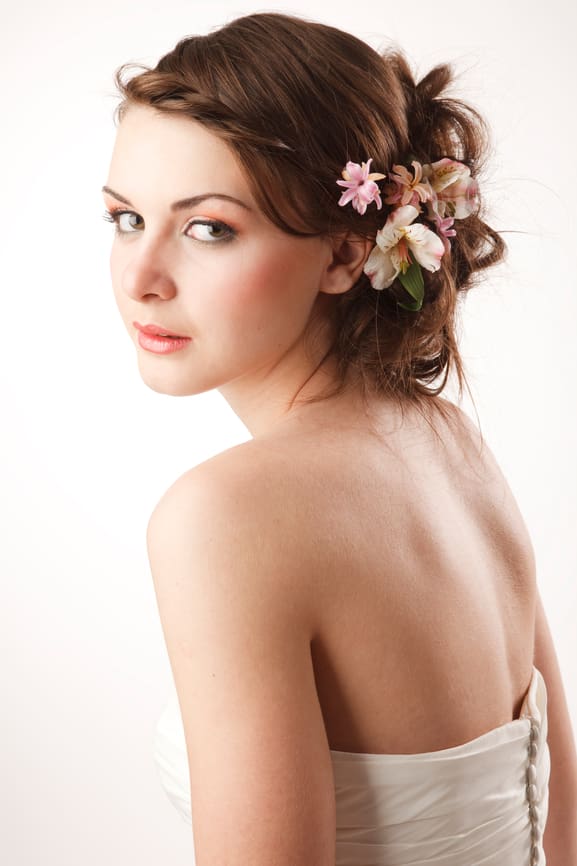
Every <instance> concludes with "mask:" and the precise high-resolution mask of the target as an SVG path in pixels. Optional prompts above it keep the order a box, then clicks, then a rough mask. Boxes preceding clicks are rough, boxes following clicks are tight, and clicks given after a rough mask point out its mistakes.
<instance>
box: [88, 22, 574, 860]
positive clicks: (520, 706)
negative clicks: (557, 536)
mask: <svg viewBox="0 0 577 866" xmlns="http://www.w3.org/2000/svg"><path fill="white" fill-rule="evenodd" d="M123 68H124V67H121V69H120V70H118V71H117V74H116V84H117V86H118V87H119V90H120V92H121V94H122V97H123V102H122V104H121V105H120V106H119V112H120V124H119V128H118V132H117V139H116V143H115V147H114V152H113V155H112V161H111V166H110V171H109V178H108V180H107V184H106V186H105V187H104V192H105V201H106V205H107V208H108V212H107V218H109V219H112V220H113V221H114V222H115V223H116V234H115V239H114V244H113V248H112V255H111V273H112V282H113V286H114V291H115V295H116V298H117V302H118V306H119V309H120V312H121V314H122V317H123V320H124V323H125V325H126V328H127V330H128V332H129V334H130V336H131V339H133V340H134V342H135V344H136V346H137V357H138V364H139V368H140V372H141V375H142V377H143V379H144V381H145V382H146V384H147V385H149V386H150V387H151V388H152V389H153V390H155V391H159V392H161V393H165V394H173V395H179V396H182V395H190V394H198V393H202V392H204V391H207V390H209V389H213V388H217V389H218V390H219V391H220V393H221V394H222V395H223V396H224V397H225V398H226V400H227V401H228V403H229V404H230V405H231V407H232V408H233V410H234V411H235V412H236V413H237V414H238V416H239V417H240V418H241V419H242V421H243V422H244V423H245V425H246V426H247V428H248V429H249V431H250V433H251V434H252V437H253V438H252V439H251V440H250V441H249V442H246V443H243V444H241V445H239V446H237V447H234V448H231V449H229V450H227V451H226V452H224V453H221V454H219V455H217V456H216V457H213V458H212V459H210V460H208V461H206V462H205V463H203V464H202V465H200V466H196V467H194V468H193V469H191V470H189V471H187V472H185V473H184V474H183V475H182V476H181V477H179V478H178V479H177V480H176V481H175V482H174V484H173V485H172V486H171V487H170V488H169V489H168V490H167V491H166V493H165V494H164V495H163V496H162V498H161V500H160V501H159V503H158V505H157V506H156V507H155V509H154V512H153V514H152V516H151V519H150V522H149V525H148V530H147V543H148V551H149V559H150V565H151V571H152V575H153V579H154V585H155V590H156V594H157V599H158V605H159V612H160V617H161V621H162V626H163V630H164V636H165V640H166V644H167V649H168V653H169V657H170V662H171V666H172V671H173V675H174V681H175V686H176V697H177V700H178V702H177V703H176V701H175V703H173V704H172V706H170V707H169V708H168V709H167V711H166V713H165V715H164V716H163V719H162V720H161V725H160V726H159V733H158V739H157V743H156V749H157V759H158V762H159V767H160V770H161V776H162V780H163V782H164V784H165V786H166V789H167V791H168V793H169V795H170V797H171V798H172V799H173V801H174V802H175V804H176V805H177V806H178V808H179V809H180V810H181V812H182V814H183V815H184V817H185V818H186V819H187V820H189V821H192V828H193V834H194V848H195V855H196V863H197V866H220V864H222V866H224V864H227V866H233V864H234V866H235V864H247V863H250V864H251V866H265V864H266V866H270V864H272V863H274V864H275V866H289V864H290V866H293V864H311V866H312V864H314V866H329V864H330V866H332V864H335V863H337V864H340V866H345V864H346V866H369V864H409V863H411V864H413V866H415V864H417V863H419V864H420V863H425V862H426V863H427V866H449V864H450V866H457V864H459V866H461V864H462V866H473V864H475V863H481V862H482V863H483V864H484V866H490V864H499V866H513V864H514V866H520V864H526V863H527V864H528V863H531V864H537V863H539V864H541V863H545V852H546V854H547V862H548V863H549V866H558V864H561V863H563V864H567V863H569V862H572V863H577V820H576V818H575V802H576V791H577V769H576V768H577V759H576V754H575V744H574V740H573V734H572V731H571V725H570V720H569V715H568V711H567V705H566V700H565V696H564V691H563V684H562V681H561V676H560V672H559V667H558V663H557V660H556V656H555V651H554V647H553V643H552V639H551V635H550V633H549V630H548V626H547V622H546V618H545V614H544V611H543V606H542V604H541V601H540V598H539V593H538V587H537V576H536V568H535V559H534V554H533V549H532V545H531V540H530V538H529V537H528V533H527V529H526V526H525V524H524V521H523V518H522V516H521V514H520V512H519V509H518V507H517V504H516V502H515V499H514V497H513V495H512V493H511V490H510V489H509V487H508V485H507V482H506V480H505V479H504V477H503V475H502V473H501V471H500V469H499V467H498V465H497V464H496V462H495V459H494V457H493V456H492V454H491V452H490V450H489V448H488V447H487V445H486V443H484V441H483V440H482V437H480V435H479V433H478V430H477V428H476V427H475V426H474V424H473V423H472V422H471V421H470V420H469V419H468V417H467V415H466V414H465V413H464V412H463V411H462V410H461V409H460V408H458V407H457V406H456V405H455V404H453V403H451V402H450V401H448V400H446V399H445V398H443V397H441V396H440V394H441V392H442V390H443V388H444V386H445V384H446V381H447V376H448V373H449V372H450V370H454V371H455V373H456V375H457V380H458V383H459V396H461V394H462V387H463V382H464V381H465V377H464V372H463V368H462V364H461V360H460V357H459V352H458V347H457V342H456V337H455V325H456V313H457V302H458V298H459V297H461V296H462V295H463V293H465V292H466V291H467V290H468V289H469V288H470V287H471V286H472V285H473V284H474V283H475V282H477V281H478V278H479V274H480V273H481V272H482V270H483V269H485V268H487V267H488V266H490V265H492V264H495V263H497V262H498V261H500V260H501V259H502V257H503V255H504V251H505V245H504V242H503V240H502V239H501V237H500V235H499V234H498V233H497V232H495V231H494V230H493V229H492V228H491V227H490V226H489V225H488V224H487V222H486V221H485V219H484V215H483V205H482V181H481V180H480V178H481V169H482V165H483V160H484V158H485V155H486V151H487V140H488V137H487V128H486V126H485V123H484V121H483V119H482V118H481V117H480V116H479V114H478V113H477V112H476V111H475V110H474V109H473V108H472V107H470V106H468V105H467V104H466V103H464V102H462V101H459V100H455V99H448V98H446V97H445V96H443V93H444V90H445V88H446V87H447V85H448V84H449V83H450V81H451V75H452V71H451V69H450V67H449V66H447V65H440V66H437V67H436V68H435V69H433V70H432V71H431V72H430V73H429V74H428V75H426V76H425V77H424V78H423V79H422V81H420V82H419V83H416V82H415V81H414V79H413V77H412V74H411V71H410V69H409V66H408V64H407V62H406V60H405V58H404V56H403V54H402V52H400V51H386V52H384V54H383V56H380V55H379V54H378V53H376V52H375V51H373V50H372V49H371V48H370V47H369V46H367V45H366V44H365V43H364V42H362V41H360V40H358V39H356V38H354V37H353V36H350V35H348V34H346V33H344V32H341V31H339V30H337V29H335V28H332V27H328V26H324V25H321V24H317V23H312V22H308V21H305V20H301V19H298V18H294V17H290V16H286V15H280V14H272V13H270V14H269V13H266V14H264V13H263V14H256V15H250V16H247V17H244V18H240V19H237V20H236V21H233V22H231V23H230V24H228V25H226V26H225V27H223V28H221V29H220V30H217V31H215V32H213V33H211V34H210V35H208V36H200V37H189V38H185V39H182V40H181V41H180V42H179V43H178V44H177V45H176V47H175V48H174V49H173V50H172V51H171V52H169V53H168V54H167V55H166V56H164V57H163V58H162V59H161V60H160V61H159V63H158V64H157V66H156V68H155V69H153V70H146V69H145V70H144V71H143V72H141V73H140V74H138V75H136V76H134V77H132V78H131V80H128V81H126V82H125V81H123V80H122V71H123ZM163 334H164V335H165V336H164V337H163V336H159V335H163ZM439 380H440V381H439ZM434 383H437V384H436V387H433V385H434ZM549 783H550V784H549Z"/></svg>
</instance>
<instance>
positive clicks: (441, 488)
mask: <svg viewBox="0 0 577 866" xmlns="http://www.w3.org/2000/svg"><path fill="white" fill-rule="evenodd" d="M454 409H455V415H456V419H457V426H456V427H453V426H446V425H445V422H443V421H441V420H439V421H438V422H436V423H437V429H438V430H439V432H440V434H441V443H439V442H438V441H437V440H436V439H435V437H434V435H433V432H432V431H431V429H430V427H429V426H428V425H427V423H426V421H425V420H424V419H422V418H421V417H420V416H417V418H418V420H416V421H415V420H414V418H411V421H410V422H409V423H408V425H407V423H405V424H404V426H403V427H399V428H398V429H397V430H396V431H395V430H391V429H390V428H388V429H387V432H386V436H385V437H383V436H381V435H377V436H374V435H372V434H371V433H370V432H369V430H368V429H367V430H362V429H359V428H354V429H347V428H346V425H345V426H344V427H343V428H342V429H337V430H335V429H331V427H330V424H329V425H327V426H326V427H325V428H324V429H319V428H318V426H317V427H314V429H313V428H307V427H306V425H305V426H303V427H300V428H298V429H295V428H292V429H289V430H285V431H283V433H278V434H276V435H275V436H269V437H268V438H267V440H266V442H264V443H258V442H255V443H254V444H255V446H256V447H257V448H262V447H263V446H264V447H265V449H266V450H267V452H268V453H269V454H270V453H271V451H274V450H275V448H278V451H279V453H280V452H282V453H283V455H284V458H285V460H286V459H287V458H288V461H289V463H290V465H291V466H292V470H291V473H290V479H287V478H286V473H285V479H284V482H282V483H283V493H284V495H285V502H286V507H287V508H289V507H293V508H294V509H295V513H299V514H301V515H302V524H300V529H301V532H302V535H301V539H302V543H303V544H308V545H310V562H311V563H313V565H312V567H311V569H310V573H309V574H308V575H307V579H306V582H305V584H304V585H305V587H306V590H304V591H306V592H310V603H311V605H312V606H313V609H314V611H315V616H316V618H317V624H318V626H317V630H316V634H315V636H314V639H313V640H312V642H311V653H312V660H313V666H314V671H315V679H316V684H317V691H318V695H319V701H320V704H321V708H322V712H323V716H324V721H325V726H326V731H327V737H328V741H329V747H330V748H331V749H335V750H340V751H350V752H371V753H379V752H385V753H415V752H424V751H432V750H437V749H444V748H449V747H451V746H454V745H458V744H460V743H463V742H466V741H468V740H471V739H473V738H475V737H477V736H479V735H480V734H482V733H484V732H486V731H488V730H491V729H492V728H495V727H497V726H499V725H501V724H504V723H505V722H508V721H511V720H512V719H514V718H517V716H518V712H519V710H520V706H521V702H522V699H523V697H524V695H525V692H526V689H527V687H528V685H529V681H530V678H531V672H532V664H533V641H534V624H535V604H536V591H537V590H536V575H535V565H534V556H533V549H532V546H531V542H530V539H529V537H528V534H527V529H526V527H525V523H524V521H523V518H522V515H521V514H520V512H519V509H518V506H517V504H516V502H515V499H514V497H513V494H512V493H511V490H510V489H509V486H508V485H507V482H506V480H505V479H504V477H503V475H502V473H501V471H500V469H499V467H498V466H497V464H496V462H495V460H494V458H493V456H492V454H491V452H490V450H489V448H488V446H487V445H486V443H485V444H484V445H483V447H482V448H481V441H480V436H479V433H478V431H477V429H476V427H475V426H474V424H473V422H472V421H471V420H470V419H469V418H468V417H467V416H466V415H465V413H463V412H461V410H459V409H457V407H454ZM411 425H412V426H411ZM291 454H292V455H293V459H292V460H291ZM285 465H286V463H285ZM279 483H281V482H280V479H279Z"/></svg>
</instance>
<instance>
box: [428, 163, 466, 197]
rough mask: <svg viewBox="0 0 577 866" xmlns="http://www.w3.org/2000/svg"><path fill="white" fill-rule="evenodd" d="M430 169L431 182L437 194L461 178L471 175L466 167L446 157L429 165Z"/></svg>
mask: <svg viewBox="0 0 577 866" xmlns="http://www.w3.org/2000/svg"><path fill="white" fill-rule="evenodd" d="M431 167H432V169H433V177H432V179H431V182H432V185H433V187H434V188H435V190H436V191H437V192H439V190H442V189H445V188H446V187H448V186H450V185H451V184H453V183H455V182H456V181H459V180H461V179H462V178H466V177H467V176H468V175H470V173H471V172H470V169H469V167H468V166H466V165H463V163H462V162H457V161H456V160H454V159H449V158H448V157H444V158H443V159H439V160H438V161H437V162H433V163H431Z"/></svg>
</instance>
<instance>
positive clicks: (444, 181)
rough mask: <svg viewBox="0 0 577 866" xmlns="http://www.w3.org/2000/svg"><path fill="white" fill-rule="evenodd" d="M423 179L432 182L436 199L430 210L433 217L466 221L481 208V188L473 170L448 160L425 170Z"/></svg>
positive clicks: (445, 158)
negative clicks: (473, 174) (435, 215)
mask: <svg viewBox="0 0 577 866" xmlns="http://www.w3.org/2000/svg"><path fill="white" fill-rule="evenodd" d="M423 175H424V176H425V177H426V179H427V180H428V182H429V184H430V185H431V187H432V189H433V190H434V193H435V196H434V198H433V200H432V201H431V202H430V204H429V206H428V210H429V217H430V218H433V217H432V214H433V213H436V214H437V215H438V216H439V217H441V218H443V217H445V216H449V217H453V218H454V219H464V218H465V217H468V216H469V214H472V213H473V211H475V210H476V208H477V206H478V194H479V185H478V183H477V181H476V180H475V179H474V178H472V177H471V176H470V175H471V170H470V168H469V166H467V165H464V164H463V163H462V162H457V160H454V159H449V158H448V157H444V158H443V159H439V160H438V161H437V162H432V163H427V164H426V165H424V166H423Z"/></svg>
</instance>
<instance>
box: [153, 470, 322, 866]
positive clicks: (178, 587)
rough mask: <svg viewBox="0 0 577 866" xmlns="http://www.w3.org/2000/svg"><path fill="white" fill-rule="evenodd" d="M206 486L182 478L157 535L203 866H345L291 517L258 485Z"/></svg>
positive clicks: (165, 624)
mask: <svg viewBox="0 0 577 866" xmlns="http://www.w3.org/2000/svg"><path fill="white" fill-rule="evenodd" d="M206 482H207V478H206V476H204V475H203V473H202V472H201V473H197V472H192V473H190V474H189V475H188V476H183V477H182V478H181V479H179V481H178V482H177V483H176V484H175V485H173V487H172V488H170V490H169V491H168V492H167V493H166V494H165V495H164V497H163V498H162V500H161V501H160V503H159V504H158V505H157V507H156V509H155V511H154V512H153V514H152V517H151V519H150V521H149V524H148V530H147V546H148V555H149V561H150V566H151V571H152V576H153V581H154V586H155V591H156V596H157V602H158V608H159V613H160V618H161V624H162V628H163V633H164V637H165V641H166V646H167V650H168V654H169V659H170V664H171V668H172V672H173V676H174V681H175V686H176V690H177V694H178V699H179V704H180V709H181V714H182V720H183V726H184V732H185V740H186V747H187V754H188V763H189V773H190V790H191V808H192V825H193V836H194V848H195V857H196V863H197V866H237V864H238V866H240V864H246V863H250V864H251V866H273V864H274V866H294V864H297V863H299V864H300V863H314V864H315V866H333V864H334V860H335V803H334V778H333V774H332V764H331V761H330V753H329V746H328V742H327V738H326V732H325V727H324V723H323V717H322V712H321V708H320V705H319V701H318V696H317V691H316V686H315V679H314V672H313V667H312V660H311V653H310V633H309V627H308V621H307V617H306V612H305V609H304V607H303V605H302V604H301V599H300V595H299V592H298V590H297V588H296V587H297V586H298V582H297V581H294V582H291V579H290V578H291V563H290V561H289V560H290V558H291V557H290V555H289V554H288V552H287V544H286V541H287V539H286V538H285V539H284V541H283V540H282V536H279V532H281V527H282V519H281V518H280V517H279V514H278V511H279V509H276V510H275V509H274V508H273V509H271V508H270V507H264V503H263V502H262V501H261V497H259V496H255V495H254V494H255V490H254V489H249V488H246V487H243V488H242V489H239V486H238V485H235V484H234V483H232V484H222V483H215V481H214V478H212V479H210V482H211V483H206ZM241 494H244V496H243V497H242V498H241ZM279 539H281V540H280V541H279ZM297 555H298V554H297V553H296V551H295V555H294V562H295V563H296V562H297ZM297 567H298V566H297Z"/></svg>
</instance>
